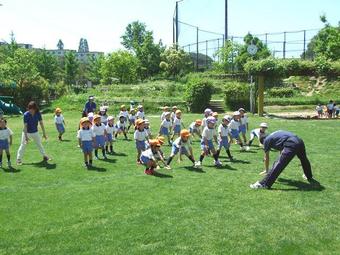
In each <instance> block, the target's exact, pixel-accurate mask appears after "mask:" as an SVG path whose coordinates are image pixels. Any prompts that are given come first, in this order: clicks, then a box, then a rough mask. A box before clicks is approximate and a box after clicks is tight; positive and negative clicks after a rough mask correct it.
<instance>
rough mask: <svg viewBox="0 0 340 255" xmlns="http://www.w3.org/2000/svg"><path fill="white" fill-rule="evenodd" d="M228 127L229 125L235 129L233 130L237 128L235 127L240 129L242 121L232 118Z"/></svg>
mask: <svg viewBox="0 0 340 255" xmlns="http://www.w3.org/2000/svg"><path fill="white" fill-rule="evenodd" d="M228 127H229V128H230V129H233V130H235V129H237V130H238V129H239V127H240V122H239V121H236V120H234V119H232V120H231V121H230V123H229V125H228Z"/></svg>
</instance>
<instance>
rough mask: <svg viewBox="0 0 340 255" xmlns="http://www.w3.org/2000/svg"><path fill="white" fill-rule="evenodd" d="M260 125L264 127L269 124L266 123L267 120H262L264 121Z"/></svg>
mask: <svg viewBox="0 0 340 255" xmlns="http://www.w3.org/2000/svg"><path fill="white" fill-rule="evenodd" d="M260 127H262V128H268V124H267V123H265V122H262V123H261V124H260Z"/></svg>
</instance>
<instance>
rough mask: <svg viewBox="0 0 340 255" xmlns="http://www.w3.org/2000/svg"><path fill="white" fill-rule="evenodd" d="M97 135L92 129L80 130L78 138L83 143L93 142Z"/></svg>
mask: <svg viewBox="0 0 340 255" xmlns="http://www.w3.org/2000/svg"><path fill="white" fill-rule="evenodd" d="M95 136H96V135H95V134H94V133H93V130H92V129H91V128H90V129H79V130H78V134H77V138H78V139H80V140H81V141H83V142H84V141H92V140H93V137H95Z"/></svg>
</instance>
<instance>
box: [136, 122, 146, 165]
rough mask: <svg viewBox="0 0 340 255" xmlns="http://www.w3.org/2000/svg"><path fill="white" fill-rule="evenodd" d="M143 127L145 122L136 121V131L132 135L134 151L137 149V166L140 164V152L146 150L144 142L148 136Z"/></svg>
mask: <svg viewBox="0 0 340 255" xmlns="http://www.w3.org/2000/svg"><path fill="white" fill-rule="evenodd" d="M144 127H145V120H142V119H138V120H137V121H136V130H135V133H134V135H133V138H134V139H135V141H136V149H137V164H141V162H140V155H141V153H142V151H145V150H146V141H147V138H148V134H147V132H146V131H145V129H144Z"/></svg>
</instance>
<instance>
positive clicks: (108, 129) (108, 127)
mask: <svg viewBox="0 0 340 255" xmlns="http://www.w3.org/2000/svg"><path fill="white" fill-rule="evenodd" d="M115 132H117V128H116V127H115V125H113V126H112V127H110V126H109V124H107V125H106V133H108V134H111V135H112V134H114V133H115Z"/></svg>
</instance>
